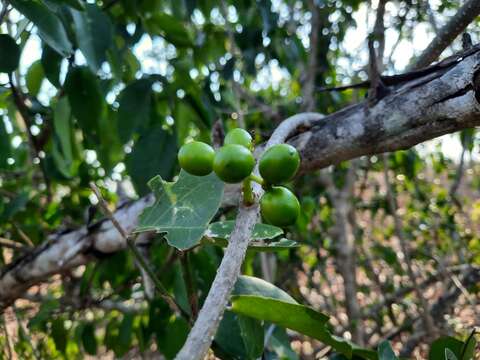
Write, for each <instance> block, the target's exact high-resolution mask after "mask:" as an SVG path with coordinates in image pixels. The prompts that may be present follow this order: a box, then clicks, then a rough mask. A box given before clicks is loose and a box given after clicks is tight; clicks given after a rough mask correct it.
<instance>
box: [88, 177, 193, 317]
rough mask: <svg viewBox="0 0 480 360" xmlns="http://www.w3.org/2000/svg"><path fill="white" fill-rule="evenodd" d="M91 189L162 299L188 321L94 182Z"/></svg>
mask: <svg viewBox="0 0 480 360" xmlns="http://www.w3.org/2000/svg"><path fill="white" fill-rule="evenodd" d="M90 188H91V189H92V191H93V192H94V194H95V196H96V197H97V199H98V203H99V205H100V207H101V208H102V210H103V212H104V214H105V215H106V216H107V217H108V219H109V220H110V221H111V222H112V224H113V226H115V228H116V229H117V230H118V232H119V233H120V235H122V237H123V238H124V240H125V241H126V243H127V246H128V248H129V249H130V250H131V251H132V254H133V256H134V257H135V260H136V261H137V263H138V265H139V267H141V268H142V269H143V270H145V272H146V273H147V274H148V276H150V278H151V279H152V281H153V282H154V284H155V287H156V288H157V290H158V292H159V294H160V296H161V297H162V299H164V300H165V301H166V302H167V303H168V305H169V306H170V308H171V309H172V311H174V312H177V313H181V314H182V315H184V316H186V318H187V319H188V315H187V314H185V312H184V311H183V310H182V308H181V307H180V306H179V305H178V304H177V303H176V301H175V299H174V298H173V297H172V296H171V295H170V294H169V293H168V291H167V289H166V288H165V287H164V286H163V284H162V283H161V282H160V279H158V277H157V276H156V275H155V272H154V271H153V269H152V268H151V267H150V265H149V264H148V263H147V261H146V260H145V258H144V257H143V255H142V254H141V253H140V252H139V251H138V249H137V247H136V246H135V242H134V240H133V239H132V238H131V237H130V235H129V234H128V233H127V232H126V231H125V229H124V228H123V227H122V226H121V225H120V223H119V222H118V221H117V219H115V216H114V215H113V213H112V211H111V210H110V209H109V208H108V204H107V202H106V201H105V199H104V198H103V196H102V194H101V192H100V189H98V187H97V186H96V185H95V184H94V183H93V182H91V183H90Z"/></svg>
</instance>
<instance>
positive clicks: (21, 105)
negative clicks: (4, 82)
mask: <svg viewBox="0 0 480 360" xmlns="http://www.w3.org/2000/svg"><path fill="white" fill-rule="evenodd" d="M8 81H9V84H10V89H11V91H12V95H13V101H14V103H15V105H16V106H17V109H18V112H19V113H20V117H21V118H22V120H23V122H24V124H25V129H26V131H27V135H28V140H29V143H30V148H31V150H32V151H33V153H34V155H35V157H36V158H37V159H38V161H39V166H40V170H41V172H42V175H43V180H44V182H45V186H46V188H47V199H48V201H51V199H52V190H51V186H50V179H49V177H48V174H47V170H46V167H45V163H44V161H43V159H42V157H41V156H40V151H42V149H41V147H40V146H39V144H38V142H37V139H36V138H35V136H33V134H32V130H31V126H32V122H31V119H30V113H29V109H28V107H27V105H26V104H25V100H24V98H23V94H22V93H21V92H20V90H19V89H17V87H16V86H15V84H14V83H13V77H12V74H8Z"/></svg>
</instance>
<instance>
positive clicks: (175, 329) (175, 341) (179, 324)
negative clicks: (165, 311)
mask: <svg viewBox="0 0 480 360" xmlns="http://www.w3.org/2000/svg"><path fill="white" fill-rule="evenodd" d="M188 331H189V327H188V323H187V322H186V321H185V320H184V319H182V318H176V317H172V318H170V319H169V322H168V324H167V325H166V326H165V329H162V330H161V333H160V334H158V335H157V342H158V348H159V350H160V352H161V353H162V354H163V355H164V356H165V357H166V358H167V359H173V358H174V357H175V355H176V354H177V352H178V351H179V350H180V349H181V347H182V345H183V343H184V342H185V340H186V339H187V335H188Z"/></svg>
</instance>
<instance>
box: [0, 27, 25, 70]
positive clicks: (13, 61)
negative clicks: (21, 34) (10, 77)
mask: <svg viewBox="0 0 480 360" xmlns="http://www.w3.org/2000/svg"><path fill="white" fill-rule="evenodd" d="M0 54H2V55H1V56H0V73H1V72H4V73H9V72H12V71H14V70H15V69H16V68H17V67H18V62H19V61H20V47H19V46H18V45H17V43H16V42H15V40H14V39H13V38H12V37H11V36H10V35H7V34H0Z"/></svg>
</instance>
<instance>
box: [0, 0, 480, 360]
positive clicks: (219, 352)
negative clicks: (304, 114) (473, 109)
mask: <svg viewBox="0 0 480 360" xmlns="http://www.w3.org/2000/svg"><path fill="white" fill-rule="evenodd" d="M464 3H468V2H462V1H453V0H452V1H450V0H448V1H447V0H441V1H440V0H438V1H433V0H430V1H417V0H405V1H398V0H391V1H386V0H377V1H359V0H342V1H340V0H307V1H289V0H287V1H283V0H272V1H269V0H257V1H248V0H245V1H223V2H217V1H206V0H205V1H196V0H179V1H169V0H138V1H130V0H110V1H107V0H105V1H83V0H42V1H39V0H9V1H6V0H3V1H2V2H1V5H0V6H1V7H0V33H1V35H0V219H1V221H0V250H1V255H2V256H0V280H1V278H2V276H3V277H5V276H6V275H5V274H7V272H8V269H9V268H11V267H12V264H18V263H19V262H21V263H24V264H27V266H28V261H29V259H31V258H32V255H31V254H36V253H39V252H40V251H43V250H44V249H45V248H48V246H49V236H53V237H55V236H57V235H60V234H65V233H68V232H69V231H70V230H72V229H77V228H79V227H81V226H84V225H87V229H95V226H96V224H97V221H98V220H100V219H101V218H103V214H102V212H100V211H97V209H96V206H95V205H96V204H97V199H96V197H95V196H94V195H93V194H92V191H91V189H90V187H89V183H90V182H94V183H96V184H97V186H99V187H100V188H101V189H102V192H103V196H104V197H105V199H106V200H107V201H108V202H109V204H110V205H111V206H112V207H116V208H122V206H126V204H127V205H128V204H130V203H131V202H132V201H134V200H135V199H138V198H140V197H142V196H145V195H147V194H149V193H150V189H149V187H148V185H147V182H148V181H149V180H150V179H151V178H152V177H154V176H155V175H160V176H161V177H162V178H163V179H166V180H173V179H175V175H176V174H178V171H179V166H178V163H177V158H176V154H177V150H178V148H179V147H180V146H181V145H182V144H184V143H185V142H186V141H189V140H191V139H197V140H201V141H206V142H210V141H211V140H210V139H211V136H212V133H213V134H214V135H215V134H216V135H215V136H217V138H218V136H219V135H218V134H220V138H221V134H222V129H225V130H228V129H231V128H234V127H243V128H246V129H248V130H249V131H250V132H251V133H252V134H253V135H254V137H255V141H256V143H257V144H261V143H263V142H264V141H265V140H267V139H268V137H269V136H270V135H271V133H272V131H273V130H274V129H275V128H276V126H277V125H278V124H279V123H280V122H281V121H282V120H283V119H285V118H286V117H288V116H290V115H293V114H295V113H298V112H300V111H317V112H321V113H323V114H330V113H334V112H336V111H338V110H340V109H342V108H344V107H346V106H348V105H351V104H354V103H357V102H359V101H361V100H362V99H363V98H364V97H365V96H366V94H367V90H368V87H367V89H363V88H350V89H346V90H345V91H324V88H328V87H334V86H340V85H348V84H352V83H358V82H361V81H364V80H367V79H368V78H369V66H368V65H369V59H370V62H371V57H370V58H369V50H368V46H367V44H368V40H367V38H368V35H369V34H372V35H373V39H374V43H375V50H376V57H377V59H376V62H377V68H378V69H379V70H380V72H381V73H383V74H387V75H393V74H397V73H400V72H402V71H405V70H406V69H407V68H410V69H412V68H414V67H415V66H417V65H422V66H426V65H428V64H430V63H431V62H432V61H434V60H436V57H437V56H438V55H439V54H437V55H436V56H434V58H433V59H425V58H421V60H422V61H421V64H419V63H416V57H417V56H418V55H419V54H421V52H422V50H423V49H424V48H425V47H426V46H427V45H428V44H429V43H430V42H431V40H432V39H435V38H436V37H440V38H441V39H444V38H445V37H442V36H443V33H442V31H444V30H445V24H449V21H450V19H452V18H453V17H454V16H455V14H458V10H459V9H460V7H461V6H462V5H464ZM470 3H473V2H472V1H470ZM478 12H480V10H479V9H478V6H477V8H473V7H472V9H471V10H470V17H472V19H474V18H475V17H476V15H478ZM472 19H469V21H466V20H465V19H464V22H463V23H462V24H461V26H460V30H459V32H462V30H463V29H465V28H466V27H467V25H468V23H469V22H470V20H472ZM447 30H448V29H447ZM459 32H458V33H459ZM458 33H457V34H456V35H458ZM468 33H469V34H470V38H471V39H472V40H473V43H474V44H475V43H477V41H478V38H479V34H480V31H479V30H478V20H476V19H474V20H473V22H472V24H471V25H470V26H469V27H468ZM447 35H448V34H447ZM450 36H451V33H450ZM455 37H456V36H453V38H455ZM447 38H448V37H447ZM464 38H465V37H464ZM452 40H453V39H452ZM452 40H450V41H448V40H447V43H446V45H445V46H442V45H440V46H439V47H437V50H438V48H441V50H443V48H446V49H445V51H443V52H442V51H440V52H441V53H442V57H446V56H449V55H452V54H454V53H455V52H457V51H460V50H462V42H461V40H460V39H459V38H457V39H456V40H455V41H452ZM464 42H465V40H464ZM467 47H468V44H467V45H464V46H463V48H464V49H465V48H467ZM215 136H214V138H215ZM479 171H480V167H479V164H478V137H477V135H476V132H475V131H474V130H473V129H468V130H463V131H461V132H459V133H457V134H454V135H447V136H445V137H442V138H440V139H436V140H433V141H430V142H427V143H424V144H421V145H418V146H416V147H414V148H411V149H409V150H404V151H397V152H394V153H388V154H379V155H373V156H363V157H360V158H357V159H355V160H352V161H348V162H342V163H340V164H337V165H335V166H330V167H328V168H326V169H322V170H315V171H313V172H308V173H306V174H303V175H302V176H299V177H297V178H296V179H295V180H294V181H293V182H292V183H291V184H290V185H291V186H290V187H291V188H292V189H294V191H295V193H296V194H297V195H298V196H299V198H300V201H301V205H302V213H301V217H300V219H299V220H298V221H297V224H296V225H295V226H294V227H292V228H289V229H288V231H287V233H286V234H285V236H286V237H288V239H291V240H294V241H296V242H297V243H298V244H299V245H300V246H299V247H295V248H292V249H281V250H279V251H276V252H274V253H264V252H260V253H257V252H251V253H250V252H249V253H248V255H247V258H246V261H245V263H244V265H243V274H245V275H250V276H255V277H258V278H263V279H265V280H266V281H268V282H271V283H273V284H275V285H276V286H278V287H280V288H282V289H283V290H285V291H286V292H288V293H289V294H290V295H291V296H292V297H293V298H294V299H295V300H296V301H298V302H299V303H301V304H304V305H309V306H311V307H313V308H314V309H316V310H318V311H321V312H323V313H325V314H327V315H329V316H330V327H331V331H332V333H335V334H337V335H339V336H341V337H343V338H345V339H348V340H350V339H351V340H353V341H354V342H355V343H357V344H359V345H361V346H365V347H367V348H372V349H376V348H377V346H378V344H379V343H380V342H381V341H382V340H385V339H387V340H390V341H391V343H392V347H393V348H394V349H395V351H396V352H397V353H400V354H401V355H402V356H405V357H407V358H426V357H427V356H428V352H429V351H430V356H431V357H430V358H431V359H439V358H438V357H435V354H436V353H435V352H434V350H435V349H437V350H435V351H440V352H439V353H442V351H443V350H444V347H446V345H445V344H447V343H448V344H450V345H449V349H450V348H451V349H453V350H452V351H453V352H455V351H457V350H456V349H458V348H459V347H460V349H462V346H464V345H465V344H467V345H468V346H470V347H471V346H472V345H471V344H473V340H472V339H474V336H473V337H469V336H470V335H471V334H472V331H474V326H475V324H478V323H479V321H480V319H479V317H478V316H479V315H478V314H480V307H479V304H478V302H479V296H478V285H479V281H480V268H479V266H480V240H479V238H478V236H477V230H478V226H479V219H480V196H479V186H480V184H479V183H478V181H477V176H476V175H477V174H478V172H479ZM234 217H235V209H232V208H231V207H224V208H222V210H221V211H220V212H219V213H218V214H217V216H216V220H228V219H234ZM149 244H150V245H149V246H146V247H145V249H143V250H144V252H145V254H147V255H148V257H149V261H150V263H151V266H152V267H153V268H154V270H155V273H156V274H157V276H158V278H159V279H160V281H161V282H162V284H163V286H165V288H166V291H167V292H168V294H169V295H170V296H171V297H172V298H173V299H175V302H176V303H177V304H178V306H179V307H180V308H181V311H180V312H178V311H172V310H171V309H170V308H169V307H168V306H167V303H166V302H165V301H164V299H163V298H162V296H160V295H159V294H157V295H154V294H153V295H152V294H151V289H150V290H149V286H150V285H148V284H147V283H146V282H145V281H143V282H142V274H141V272H140V271H139V268H138V267H137V266H136V264H135V261H134V258H133V257H132V255H131V253H130V252H128V251H125V250H122V251H114V252H108V251H106V252H101V251H98V249H95V248H93V250H92V249H89V248H84V249H82V254H84V257H85V259H83V261H82V262H81V263H82V265H81V266H80V267H74V266H71V267H70V268H69V269H67V270H64V271H61V272H58V273H55V274H50V275H51V276H50V277H48V278H46V277H43V276H42V277H40V278H37V279H26V280H22V277H21V274H17V275H18V276H19V279H21V280H19V281H24V282H26V283H27V284H30V285H35V286H33V287H32V288H31V289H30V290H29V291H28V292H26V293H24V294H23V295H22V296H20V297H19V298H18V299H16V301H15V302H14V303H13V305H12V306H10V307H5V308H4V309H3V310H4V311H3V317H2V322H1V331H2V332H3V334H2V336H0V353H2V354H3V356H4V358H6V359H17V358H18V359H30V358H32V359H33V358H36V359H43V358H68V359H73V358H84V357H85V356H87V355H90V356H95V357H97V358H113V357H116V358H142V357H144V358H148V357H149V356H150V357H156V356H159V354H161V356H163V357H165V358H167V359H168V358H173V357H174V356H175V354H176V353H177V352H178V350H179V349H180V348H181V346H182V345H183V343H184V341H185V339H186V336H187V334H188V331H189V328H190V326H191V324H192V322H193V320H194V318H195V316H196V314H197V312H198V308H199V307H201V304H202V303H203V300H204V299H205V297H206V295H207V292H208V289H209V287H210V285H211V283H212V280H213V278H214V277H215V275H216V269H217V267H218V264H219V262H220V260H221V258H222V254H223V251H222V248H221V247H218V246H214V245H208V244H207V245H202V246H199V247H195V248H194V249H191V250H188V251H179V250H177V249H175V248H173V247H170V246H169V245H168V244H167V243H166V242H165V241H164V240H163V239H162V238H161V237H157V238H156V239H153V240H152V241H150V243H149ZM67 250H68V249H65V251H67ZM87 259H88V260H87ZM65 261H66V262H68V261H69V259H67V260H65ZM2 268H4V269H3V270H2ZM143 278H145V276H143ZM2 291H4V292H5V293H6V292H7V289H5V288H2V287H1V286H0V292H2ZM0 297H1V294H0ZM177 310H178V309H177ZM249 324H250V323H246V322H245V319H243V320H242V318H241V317H240V316H237V315H233V313H227V314H226V315H225V317H224V319H223V321H222V324H221V326H220V330H219V332H218V333H217V336H216V338H215V340H214V343H213V346H212V349H213V350H212V351H213V352H214V354H215V356H217V357H219V358H222V359H250V358H259V357H263V358H265V359H276V358H281V359H297V358H302V359H314V358H317V359H318V358H330V359H341V358H342V357H341V355H339V354H338V353H335V351H334V350H332V348H331V347H330V346H326V345H325V344H324V343H322V342H321V341H318V340H314V339H312V338H311V337H308V336H305V335H302V334H301V333H298V332H292V331H290V330H289V331H286V330H285V329H284V328H282V327H276V326H273V325H268V324H263V325H261V327H260V329H259V328H258V326H260V325H259V324H260V323H257V322H255V323H254V324H253V325H252V324H250V325H249ZM247 326H250V327H247ZM245 329H247V330H245ZM258 331H260V332H265V338H264V341H262V343H260V344H258V333H257V332H258ZM441 336H443V337H444V338H441V339H442V341H443V342H442V341H440V342H438V341H437V343H436V345H435V346H436V348H435V346H432V347H430V344H431V343H432V342H433V341H434V340H435V339H438V338H439V337H441ZM445 336H451V337H447V338H445ZM453 337H455V338H457V339H459V340H455V339H453ZM261 338H262V339H263V336H262V337H261ZM467 339H470V340H471V341H470V342H468V341H467ZM460 340H462V341H463V342H460ZM255 341H256V342H255ZM459 344H460V345H459ZM473 347H474V345H473ZM430 348H431V349H432V350H429V349H430ZM438 349H440V350H438ZM460 352H463V350H461V351H460ZM463 353H464V352H463ZM212 354H213V353H212ZM432 354H433V355H432ZM437 354H438V353H437ZM212 356H213V355H212ZM392 356H393V355H392ZM441 356H444V355H443V353H442V355H441ZM453 356H455V355H453ZM457 357H458V356H457ZM460 358H461V357H458V359H460ZM465 358H466V357H465ZM383 359H394V357H384V358H383ZM442 359H443V357H442ZM451 359H453V357H452V358H451ZM462 359H463V357H462Z"/></svg>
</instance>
